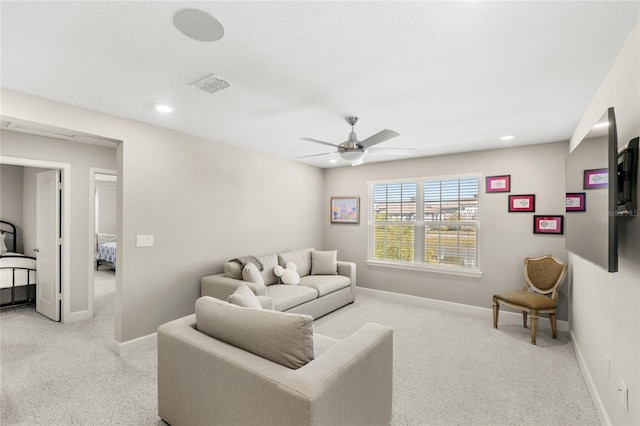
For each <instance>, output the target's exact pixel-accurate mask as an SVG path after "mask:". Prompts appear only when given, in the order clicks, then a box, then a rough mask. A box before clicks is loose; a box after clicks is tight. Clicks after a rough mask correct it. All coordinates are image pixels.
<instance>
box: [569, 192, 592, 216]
mask: <svg viewBox="0 0 640 426" xmlns="http://www.w3.org/2000/svg"><path fill="white" fill-rule="evenodd" d="M564 204H565V211H566V212H585V211H587V193H586V192H567V198H566V199H565V203H564Z"/></svg>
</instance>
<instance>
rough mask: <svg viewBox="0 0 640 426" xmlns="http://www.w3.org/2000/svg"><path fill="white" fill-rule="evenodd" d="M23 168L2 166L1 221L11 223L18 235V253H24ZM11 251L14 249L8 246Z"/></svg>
mask: <svg viewBox="0 0 640 426" xmlns="http://www.w3.org/2000/svg"><path fill="white" fill-rule="evenodd" d="M22 185H23V177H22V167H20V166H13V165H9V164H2V165H0V219H2V220H4V221H6V222H11V223H12V224H13V225H15V227H16V233H17V234H18V239H17V244H16V252H18V253H22V252H23V251H22V250H23V245H22V231H23V225H22ZM7 247H8V248H9V250H11V249H12V248H11V247H10V246H7Z"/></svg>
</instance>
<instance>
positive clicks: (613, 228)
mask: <svg viewBox="0 0 640 426" xmlns="http://www.w3.org/2000/svg"><path fill="white" fill-rule="evenodd" d="M617 173H618V140H617V133H616V118H615V113H614V110H613V108H609V109H608V110H607V111H606V112H605V113H604V114H603V115H602V117H600V119H599V120H598V121H597V122H596V123H595V124H594V125H593V127H592V128H591V130H590V131H589V133H587V135H586V136H585V137H584V138H583V139H582V140H581V141H580V143H578V145H577V146H576V147H575V148H574V149H573V151H571V153H570V154H569V156H568V157H567V160H566V189H567V193H568V194H571V197H576V198H575V199H578V200H581V202H582V206H581V207H580V208H579V209H578V208H573V207H572V208H569V206H567V209H566V210H567V211H566V214H565V246H566V248H567V250H569V251H570V252H572V253H574V254H576V255H578V256H580V257H582V258H584V259H586V260H588V261H590V262H592V263H594V264H596V265H597V266H600V267H601V268H604V269H605V270H607V271H609V272H616V271H617V270H618V179H617ZM609 177H611V179H609ZM567 200H570V198H569V196H568V197H567ZM567 204H569V201H567Z"/></svg>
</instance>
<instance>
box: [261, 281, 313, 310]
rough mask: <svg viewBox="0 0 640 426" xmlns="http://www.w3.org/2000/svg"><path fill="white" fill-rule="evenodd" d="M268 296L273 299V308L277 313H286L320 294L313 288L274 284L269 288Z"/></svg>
mask: <svg viewBox="0 0 640 426" xmlns="http://www.w3.org/2000/svg"><path fill="white" fill-rule="evenodd" d="M267 296H269V297H271V298H272V299H273V308H274V309H275V310H276V311H286V310H287V309H290V308H293V307H294V306H298V305H300V304H302V303H304V302H308V301H309V300H313V299H315V298H317V297H318V292H317V291H316V290H315V289H314V288H311V287H302V286H299V285H286V284H273V285H270V286H268V287H267Z"/></svg>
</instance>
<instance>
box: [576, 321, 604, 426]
mask: <svg viewBox="0 0 640 426" xmlns="http://www.w3.org/2000/svg"><path fill="white" fill-rule="evenodd" d="M570 333H571V346H572V347H573V352H574V353H575V354H576V359H577V360H578V366H579V367H580V371H581V372H582V377H583V378H584V381H585V383H586V384H587V389H588V390H589V394H590V395H591V401H593V405H594V406H595V407H596V412H597V413H598V417H599V418H600V423H602V424H603V425H607V426H610V425H611V419H610V418H609V415H608V414H607V410H606V408H605V407H604V403H603V402H602V398H600V393H599V392H598V387H597V386H596V383H595V382H594V381H593V376H591V372H590V371H589V367H588V366H587V362H586V361H585V359H584V356H583V355H582V350H581V349H580V345H579V344H578V341H577V340H576V336H575V334H573V331H571V332H570Z"/></svg>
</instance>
